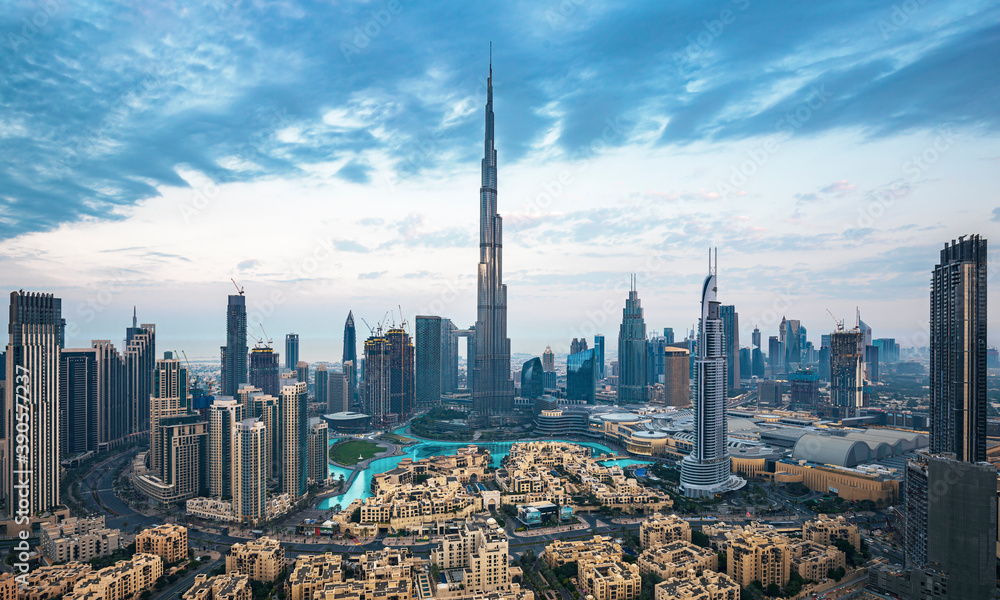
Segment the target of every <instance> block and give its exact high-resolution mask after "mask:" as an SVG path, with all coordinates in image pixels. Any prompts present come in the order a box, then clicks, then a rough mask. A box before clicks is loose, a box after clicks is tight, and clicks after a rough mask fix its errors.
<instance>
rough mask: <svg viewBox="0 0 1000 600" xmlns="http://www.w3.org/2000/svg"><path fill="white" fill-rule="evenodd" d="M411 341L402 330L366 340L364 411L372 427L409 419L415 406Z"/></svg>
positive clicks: (398, 328)
mask: <svg viewBox="0 0 1000 600" xmlns="http://www.w3.org/2000/svg"><path fill="white" fill-rule="evenodd" d="M413 360H414V356H413V341H412V339H411V338H410V335H409V334H408V333H406V332H405V331H404V330H403V329H402V328H401V327H392V328H391V329H389V330H388V331H386V332H385V333H382V330H381V327H379V328H378V330H376V331H375V332H373V333H372V335H371V337H369V338H368V339H367V340H365V387H364V411H365V413H367V414H368V415H369V416H370V417H371V418H372V423H373V424H381V425H391V424H392V423H396V422H399V421H403V420H406V419H408V418H409V417H410V416H411V415H412V414H413V408H414V402H415V389H416V388H415V381H414V370H413V369H414V362H413Z"/></svg>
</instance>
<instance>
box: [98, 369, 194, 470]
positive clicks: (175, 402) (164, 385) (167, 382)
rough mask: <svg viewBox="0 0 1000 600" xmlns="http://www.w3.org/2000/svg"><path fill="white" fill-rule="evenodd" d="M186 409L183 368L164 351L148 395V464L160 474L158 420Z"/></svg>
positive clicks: (161, 454) (161, 453)
mask: <svg viewBox="0 0 1000 600" xmlns="http://www.w3.org/2000/svg"><path fill="white" fill-rule="evenodd" d="M98 356H100V355H99V354H98ZM188 409H189V404H188V381H187V369H186V368H184V367H183V366H182V365H181V361H180V360H179V359H177V358H175V357H174V356H173V354H172V353H167V352H165V353H164V357H163V358H162V359H159V360H157V361H156V363H155V365H154V369H153V394H152V395H151V396H150V398H149V468H150V469H152V470H153V471H154V472H156V473H159V474H160V476H161V477H163V460H164V456H165V454H166V453H167V448H164V447H163V446H162V443H163V439H164V438H163V434H162V432H161V430H160V423H161V422H162V421H163V420H164V419H166V418H168V417H175V416H178V415H183V414H186V413H187V412H188Z"/></svg>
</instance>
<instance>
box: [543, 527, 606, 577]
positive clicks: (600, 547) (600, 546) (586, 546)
mask: <svg viewBox="0 0 1000 600" xmlns="http://www.w3.org/2000/svg"><path fill="white" fill-rule="evenodd" d="M598 556H600V557H602V558H603V559H604V560H614V561H620V560H621V559H622V547H621V545H620V544H616V543H615V542H614V540H612V539H611V538H610V537H605V536H601V535H595V536H594V537H593V539H589V540H576V541H565V540H558V539H557V540H552V543H550V544H549V545H548V546H546V547H545V553H544V554H542V558H543V559H544V560H545V564H547V565H548V566H549V568H550V569H555V568H556V567H560V566H562V565H565V564H567V563H579V562H581V561H593V560H595V559H596V557H598Z"/></svg>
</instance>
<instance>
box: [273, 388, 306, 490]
mask: <svg viewBox="0 0 1000 600" xmlns="http://www.w3.org/2000/svg"><path fill="white" fill-rule="evenodd" d="M307 397H308V391H307V389H306V384H305V383H304V382H302V381H298V382H295V383H290V384H285V385H283V386H281V395H280V396H279V398H278V420H279V421H280V423H279V426H280V431H281V433H280V440H279V442H278V443H279V446H280V448H281V468H280V470H279V471H278V474H279V477H280V478H281V491H282V492H284V493H286V494H289V495H291V497H292V498H299V497H301V496H304V495H305V493H306V491H307V486H306V477H307V475H308V473H307V468H308V465H307V461H308V459H309V415H308V409H307V406H306V399H307Z"/></svg>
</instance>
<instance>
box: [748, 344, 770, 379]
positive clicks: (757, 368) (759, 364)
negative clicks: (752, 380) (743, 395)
mask: <svg viewBox="0 0 1000 600" xmlns="http://www.w3.org/2000/svg"><path fill="white" fill-rule="evenodd" d="M765 368H766V367H765V366H764V353H763V352H761V350H760V348H754V349H753V350H751V351H750V375H752V376H753V377H758V378H760V377H764V373H765V372H766V371H765Z"/></svg>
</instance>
